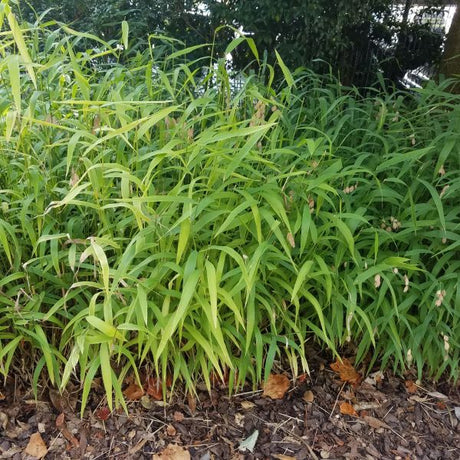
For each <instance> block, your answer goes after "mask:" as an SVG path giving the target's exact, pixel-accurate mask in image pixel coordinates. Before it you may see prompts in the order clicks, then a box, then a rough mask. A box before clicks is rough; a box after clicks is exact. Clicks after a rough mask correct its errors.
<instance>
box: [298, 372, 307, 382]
mask: <svg viewBox="0 0 460 460" xmlns="http://www.w3.org/2000/svg"><path fill="white" fill-rule="evenodd" d="M307 377H308V374H307V373H304V374H300V375H299V376H298V377H297V380H296V383H303V382H305V380H307Z"/></svg>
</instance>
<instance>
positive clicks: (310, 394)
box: [303, 390, 315, 403]
mask: <svg viewBox="0 0 460 460" xmlns="http://www.w3.org/2000/svg"><path fill="white" fill-rule="evenodd" d="M314 399H315V395H314V394H313V391H311V390H307V391H306V392H305V393H304V394H303V400H304V401H305V402H307V403H312V402H313V401H314Z"/></svg>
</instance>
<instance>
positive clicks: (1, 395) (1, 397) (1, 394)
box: [0, 391, 5, 401]
mask: <svg viewBox="0 0 460 460" xmlns="http://www.w3.org/2000/svg"><path fill="white" fill-rule="evenodd" d="M4 399H5V395H4V394H3V393H2V392H1V391H0V401H3V400H4Z"/></svg>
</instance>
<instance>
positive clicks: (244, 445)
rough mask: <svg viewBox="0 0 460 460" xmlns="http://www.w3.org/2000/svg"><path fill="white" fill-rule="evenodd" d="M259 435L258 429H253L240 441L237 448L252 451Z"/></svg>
mask: <svg viewBox="0 0 460 460" xmlns="http://www.w3.org/2000/svg"><path fill="white" fill-rule="evenodd" d="M258 437H259V430H255V431H254V433H252V434H251V436H249V437H247V438H246V439H245V440H244V441H241V444H240V445H239V446H238V450H241V451H242V452H245V451H246V450H248V451H249V452H251V453H252V452H253V451H254V447H255V445H256V442H257V438H258Z"/></svg>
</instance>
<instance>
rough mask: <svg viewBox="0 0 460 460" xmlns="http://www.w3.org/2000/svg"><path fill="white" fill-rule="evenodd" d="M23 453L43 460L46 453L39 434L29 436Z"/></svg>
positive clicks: (46, 450)
mask: <svg viewBox="0 0 460 460" xmlns="http://www.w3.org/2000/svg"><path fill="white" fill-rule="evenodd" d="M24 453H25V454H27V455H30V456H31V457H35V458H43V457H44V456H45V455H46V454H47V453H48V449H47V447H46V444H45V441H43V439H42V437H41V435H40V433H38V432H37V433H34V434H32V435H31V436H30V439H29V443H28V444H27V447H26V449H25V450H24Z"/></svg>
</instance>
